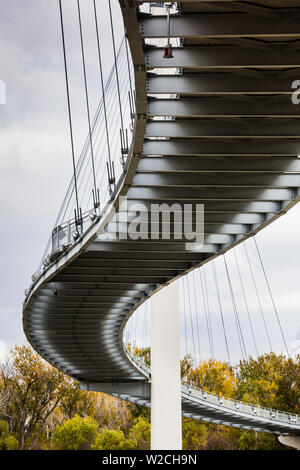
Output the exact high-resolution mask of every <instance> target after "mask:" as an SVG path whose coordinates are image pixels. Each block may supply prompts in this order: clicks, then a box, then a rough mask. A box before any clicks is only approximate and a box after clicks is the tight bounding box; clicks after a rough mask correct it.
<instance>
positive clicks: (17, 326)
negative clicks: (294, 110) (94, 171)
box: [0, 0, 300, 357]
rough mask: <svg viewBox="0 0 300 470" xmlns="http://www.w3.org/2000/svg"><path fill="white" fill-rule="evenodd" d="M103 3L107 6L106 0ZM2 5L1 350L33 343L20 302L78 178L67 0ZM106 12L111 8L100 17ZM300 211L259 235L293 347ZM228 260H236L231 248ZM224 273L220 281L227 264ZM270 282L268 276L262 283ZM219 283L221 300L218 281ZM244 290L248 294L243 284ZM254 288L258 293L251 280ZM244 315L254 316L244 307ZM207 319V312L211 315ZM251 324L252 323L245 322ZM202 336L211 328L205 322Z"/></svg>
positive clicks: (74, 65)
mask: <svg viewBox="0 0 300 470" xmlns="http://www.w3.org/2000/svg"><path fill="white" fill-rule="evenodd" d="M99 3H101V6H103V4H105V3H106V2H102V1H101V2H99ZM82 4H83V21H84V28H85V29H84V31H85V37H86V41H87V43H88V41H89V44H90V46H89V47H88V54H87V66H88V77H89V87H90V96H91V102H92V103H93V110H95V109H96V106H97V103H98V101H99V97H100V88H99V83H98V75H97V72H96V68H95V67H96V60H95V53H96V50H95V41H94V39H93V29H92V28H91V27H90V24H91V16H90V12H91V9H90V8H88V7H91V5H92V1H91V0H85V1H84V2H82ZM113 4H114V5H116V4H117V0H113ZM64 5H65V8H66V10H65V11H66V35H67V47H68V53H69V59H70V66H71V69H70V73H71V77H72V81H71V95H72V106H73V112H74V125H75V135H76V153H77V155H78V153H79V151H80V149H81V146H82V144H83V141H84V138H85V136H86V135H87V126H86V117H85V114H84V96H83V86H82V83H83V82H82V70H81V69H80V49H79V42H78V41H79V36H78V29H77V28H78V24H77V23H76V17H75V12H76V10H75V9H74V5H75V2H74V1H72V0H65V1H64ZM72 5H73V7H72ZM114 10H115V14H116V21H117V24H119V25H120V24H121V23H120V18H119V16H118V15H119V12H118V11H117V10H118V9H117V8H114ZM0 12H1V15H0V80H2V81H4V82H5V84H6V89H7V97H6V100H7V101H6V105H0V174H1V185H0V208H1V232H0V238H1V240H0V260H1V272H0V276H1V282H0V356H1V355H3V353H4V349H5V347H6V350H8V348H9V347H11V346H12V345H14V344H15V343H18V344H21V343H24V342H25V337H24V334H23V329H22V305H21V304H22V301H23V299H24V289H25V288H27V287H28V285H29V284H30V277H31V275H32V274H33V273H34V272H35V270H36V268H37V265H38V264H39V261H40V258H41V255H42V252H43V249H44V247H45V244H46V242H47V239H48V236H49V233H50V230H51V229H52V226H53V223H54V220H55V218H56V215H57V212H58V210H59V207H60V204H61V202H62V199H63V197H64V193H65V190H66V187H67V182H68V181H69V179H70V177H71V173H72V167H71V156H70V147H69V137H68V122H67V114H66V112H67V109H66V97H65V82H64V75H63V62H62V50H61V36H60V29H59V26H60V24H59V12H58V1H57V0H26V1H24V0H10V1H9V2H7V1H4V0H0ZM101 15H102V9H101ZM105 17H106V16H105V14H103V15H102V16H101V20H103V19H104V18H105ZM107 28H108V25H107V22H106V21H104V20H103V21H102V23H101V31H102V34H103V37H105V36H106V35H107V34H108V33H109V31H108V29H107ZM118 30H120V31H121V28H118ZM104 52H105V53H104V62H105V72H106V74H107V73H108V71H109V70H110V66H111V57H112V54H111V51H110V50H109V48H107V47H106V48H105V51H104ZM93 110H92V111H93ZM299 218H300V206H299V205H298V206H297V207H295V208H294V209H293V210H292V211H291V212H290V213H289V214H288V215H286V216H284V217H282V218H281V219H280V221H278V222H275V223H274V224H273V225H272V226H271V227H269V228H267V229H265V230H264V231H263V232H262V233H261V234H259V236H258V237H257V239H258V242H259V244H260V246H261V250H262V255H263V258H264V261H265V264H266V268H267V272H268V275H269V280H270V284H271V286H272V291H273V294H274V298H275V302H276V305H277V307H278V311H279V314H280V316H281V319H282V324H283V327H284V330H285V332H286V336H287V341H288V344H289V347H290V348H291V349H292V348H295V347H296V346H297V340H298V342H299V344H300V333H299V327H300V321H299V304H300V293H299V282H300V281H299V280H300V253H299ZM250 247H251V240H250V242H249V250H250V252H251V253H252V256H253V260H254V262H255V263H256V266H257V276H261V273H260V272H259V266H258V263H257V260H256V261H255V256H256V255H255V251H254V250H253V249H251V248H250ZM251 250H252V251H251ZM242 263H243V264H242V267H243V270H244V271H245V280H246V281H247V279H248V280H249V279H250V278H249V273H248V274H246V270H247V265H246V263H244V262H243V260H242ZM229 264H230V266H231V267H232V269H234V268H233V264H232V263H231V262H230V256H229ZM220 266H221V265H220ZM219 275H220V282H221V280H222V268H221V267H220V273H219ZM208 276H209V273H208ZM247 276H248V277H247ZM247 282H248V281H247ZM249 283H250V280H249ZM262 284H263V279H262V281H261V286H262ZM210 289H211V292H210V296H211V299H212V300H211V302H212V305H213V302H214V301H213V297H214V291H213V286H212V285H211V287H210ZM261 294H262V296H265V298H264V299H263V302H264V308H265V310H266V316H267V320H268V325H269V328H270V330H271V335H272V338H273V340H274V349H275V350H276V351H277V352H280V351H281V350H283V343H282V340H281V338H280V335H278V331H277V329H276V328H277V325H276V323H275V320H274V318H275V317H274V312H273V311H272V308H271V305H270V302H269V300H268V298H267V292H266V291H264V290H263V288H262V292H261ZM226 295H227V294H226V293H225V291H224V309H225V312H224V313H225V315H226V318H227V322H228V330H229V331H231V330H232V331H233V323H232V322H233V314H232V306H231V305H230V301H229V299H228V300H226V299H227V298H226ZM237 295H239V294H238V292H237ZM248 295H249V296H251V295H252V294H251V288H250V287H249V293H248ZM252 300H253V299H252ZM252 309H253V310H252V313H253V321H254V322H255V323H256V329H257V336H258V342H259V345H260V352H264V350H267V347H266V341H265V338H263V336H262V333H261V330H262V329H261V327H260V325H259V319H257V318H258V317H257V315H258V313H257V305H256V306H255V302H254V300H253V306H252ZM213 310H214V309H213ZM241 315H242V316H243V315H244V316H245V312H244V313H243V312H242V307H241ZM216 316H217V313H216ZM212 317H213V315H212ZM245 318H246V317H245ZM201 321H204V320H203V318H202V320H201ZM212 321H213V328H215V334H216V338H217V340H216V342H217V343H218V345H219V349H218V348H217V347H216V349H218V351H219V353H218V354H219V356H220V357H221V356H222V354H223V353H222V351H223V352H224V348H223V346H222V344H223V343H222V340H221V339H219V340H218V338H221V336H220V335H222V332H221V330H220V328H219V327H218V324H217V323H216V324H215V325H214V319H213V320H212ZM216 321H217V320H216ZM242 321H244V318H243V320H242ZM245 321H246V320H245ZM245 329H247V327H246V326H245ZM245 334H246V333H245ZM203 336H205V328H204V327H203ZM250 339H251V338H250ZM250 339H249V343H250ZM203 344H204V346H203V348H204V349H203V351H204V353H205V352H206V353H207V354H208V352H207V347H206V346H205V339H203ZM249 347H250V346H249ZM235 354H236V355H237V354H238V352H237V351H236V352H235Z"/></svg>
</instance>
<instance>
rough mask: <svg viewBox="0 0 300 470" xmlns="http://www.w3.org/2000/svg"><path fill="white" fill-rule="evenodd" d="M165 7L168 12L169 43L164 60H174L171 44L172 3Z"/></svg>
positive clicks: (166, 46) (167, 3)
mask: <svg viewBox="0 0 300 470" xmlns="http://www.w3.org/2000/svg"><path fill="white" fill-rule="evenodd" d="M165 7H166V10H167V35H168V42H167V44H166V45H165V48H164V59H172V58H173V57H174V56H173V46H172V44H171V15H170V10H171V8H172V2H165Z"/></svg>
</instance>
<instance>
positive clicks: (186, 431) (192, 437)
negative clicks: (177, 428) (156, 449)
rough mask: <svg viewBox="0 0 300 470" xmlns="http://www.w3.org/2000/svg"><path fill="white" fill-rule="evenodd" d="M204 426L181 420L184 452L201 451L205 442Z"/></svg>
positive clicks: (185, 419) (189, 420) (188, 420)
mask: <svg viewBox="0 0 300 470" xmlns="http://www.w3.org/2000/svg"><path fill="white" fill-rule="evenodd" d="M207 436H208V432H207V428H206V426H205V424H202V423H201V422H199V421H196V420H194V419H189V418H183V420H182V447H183V449H184V450H199V449H203V448H204V446H205V445H206V441H207Z"/></svg>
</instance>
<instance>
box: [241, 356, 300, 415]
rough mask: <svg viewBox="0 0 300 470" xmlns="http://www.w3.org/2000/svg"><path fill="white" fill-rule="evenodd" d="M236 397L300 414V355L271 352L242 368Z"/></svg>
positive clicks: (251, 359)
mask: <svg viewBox="0 0 300 470" xmlns="http://www.w3.org/2000/svg"><path fill="white" fill-rule="evenodd" d="M234 396H235V398H237V399H239V400H242V401H245V402H248V403H256V404H258V405H261V406H265V407H268V408H275V409H279V410H282V411H287V412H290V413H298V412H299V411H300V356H299V355H298V356H297V357H296V358H295V360H293V359H291V358H289V359H286V358H285V356H283V355H279V356H277V355H276V354H275V353H269V354H265V355H262V356H259V357H257V358H256V359H254V358H252V357H250V358H249V360H248V361H247V362H241V363H240V366H239V374H238V385H237V387H236V390H235V393H234Z"/></svg>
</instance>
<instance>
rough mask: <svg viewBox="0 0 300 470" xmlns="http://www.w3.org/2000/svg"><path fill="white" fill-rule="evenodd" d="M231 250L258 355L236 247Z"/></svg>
mask: <svg viewBox="0 0 300 470" xmlns="http://www.w3.org/2000/svg"><path fill="white" fill-rule="evenodd" d="M233 252H234V257H235V263H236V266H237V271H238V275H239V279H240V284H241V288H242V293H243V298H244V302H245V305H246V310H247V315H248V320H249V324H250V329H251V335H252V339H253V343H254V347H255V351H256V355H257V356H258V349H257V343H256V339H255V335H254V330H253V325H252V321H251V316H250V310H249V306H248V302H247V297H246V292H245V287H244V282H243V279H242V275H241V270H240V266H239V262H238V258H237V255H236V249H235V248H233Z"/></svg>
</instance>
